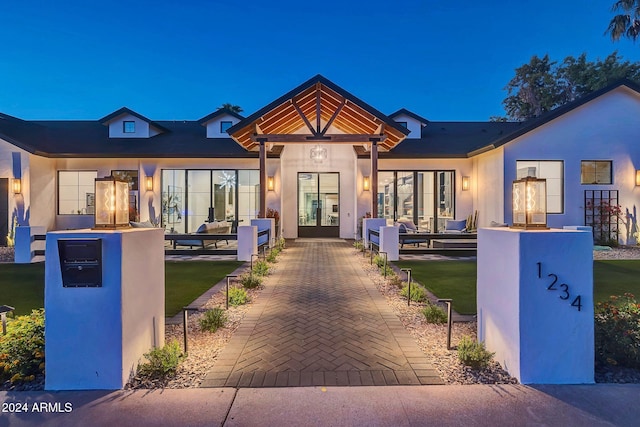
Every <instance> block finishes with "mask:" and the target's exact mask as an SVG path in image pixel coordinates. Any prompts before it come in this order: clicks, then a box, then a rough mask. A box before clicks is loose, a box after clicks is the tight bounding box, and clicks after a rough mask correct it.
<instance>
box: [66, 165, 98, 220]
mask: <svg viewBox="0 0 640 427" xmlns="http://www.w3.org/2000/svg"><path fill="white" fill-rule="evenodd" d="M97 177H98V172H97V171H58V215H93V213H94V206H95V204H94V200H95V197H94V191H95V179H96V178H97Z"/></svg>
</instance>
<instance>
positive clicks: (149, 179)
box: [144, 176, 153, 191]
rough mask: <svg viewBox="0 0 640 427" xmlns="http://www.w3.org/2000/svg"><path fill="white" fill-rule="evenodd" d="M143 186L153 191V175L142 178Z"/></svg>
mask: <svg viewBox="0 0 640 427" xmlns="http://www.w3.org/2000/svg"><path fill="white" fill-rule="evenodd" d="M144 188H145V189H146V190H147V191H153V176H147V177H146V178H145V180H144Z"/></svg>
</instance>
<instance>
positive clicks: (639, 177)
mask: <svg viewBox="0 0 640 427" xmlns="http://www.w3.org/2000/svg"><path fill="white" fill-rule="evenodd" d="M638 186H640V169H636V187H638Z"/></svg>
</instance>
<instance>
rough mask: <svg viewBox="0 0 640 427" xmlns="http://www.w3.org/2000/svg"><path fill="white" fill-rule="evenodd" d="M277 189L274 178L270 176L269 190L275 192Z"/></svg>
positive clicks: (268, 180)
mask: <svg viewBox="0 0 640 427" xmlns="http://www.w3.org/2000/svg"><path fill="white" fill-rule="evenodd" d="M275 187H276V184H275V180H274V179H273V177H272V176H268V177H267V190H269V191H273V190H275Z"/></svg>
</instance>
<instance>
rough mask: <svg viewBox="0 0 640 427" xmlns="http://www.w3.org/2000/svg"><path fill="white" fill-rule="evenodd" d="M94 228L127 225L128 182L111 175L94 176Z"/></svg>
mask: <svg viewBox="0 0 640 427" xmlns="http://www.w3.org/2000/svg"><path fill="white" fill-rule="evenodd" d="M95 203H96V206H95V228H118V227H127V226H129V183H128V182H127V181H123V180H120V179H117V178H114V177H112V176H107V177H105V178H96V186H95Z"/></svg>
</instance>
